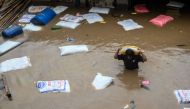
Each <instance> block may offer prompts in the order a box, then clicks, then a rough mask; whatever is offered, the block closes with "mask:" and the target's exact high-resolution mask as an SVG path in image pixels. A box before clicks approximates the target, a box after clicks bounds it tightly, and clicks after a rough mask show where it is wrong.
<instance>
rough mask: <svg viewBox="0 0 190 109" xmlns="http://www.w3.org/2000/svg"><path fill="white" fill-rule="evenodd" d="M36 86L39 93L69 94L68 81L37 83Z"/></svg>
mask: <svg viewBox="0 0 190 109" xmlns="http://www.w3.org/2000/svg"><path fill="white" fill-rule="evenodd" d="M36 86H37V88H38V90H39V91H40V92H41V93H48V92H70V85H69V81H68V80H54V81H38V82H37V84H36Z"/></svg>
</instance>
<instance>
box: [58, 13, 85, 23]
mask: <svg viewBox="0 0 190 109" xmlns="http://www.w3.org/2000/svg"><path fill="white" fill-rule="evenodd" d="M60 19H61V20H64V21H68V22H76V23H78V22H80V21H82V20H84V18H83V17H82V16H73V15H70V14H66V15H64V16H63V17H61V18H60Z"/></svg>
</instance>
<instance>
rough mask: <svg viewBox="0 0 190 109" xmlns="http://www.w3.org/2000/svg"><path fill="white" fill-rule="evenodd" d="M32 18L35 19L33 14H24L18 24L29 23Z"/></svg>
mask: <svg viewBox="0 0 190 109" xmlns="http://www.w3.org/2000/svg"><path fill="white" fill-rule="evenodd" d="M34 17H35V15H34V14H25V15H23V16H22V17H21V18H20V19H19V22H20V23H29V22H30V20H31V19H32V18H34Z"/></svg>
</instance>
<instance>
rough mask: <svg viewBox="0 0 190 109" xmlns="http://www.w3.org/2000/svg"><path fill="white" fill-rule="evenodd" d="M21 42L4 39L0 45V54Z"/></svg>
mask: <svg viewBox="0 0 190 109" xmlns="http://www.w3.org/2000/svg"><path fill="white" fill-rule="evenodd" d="M20 44H21V42H16V41H10V40H8V41H6V42H4V43H3V44H1V45H0V54H2V53H5V52H7V51H8V50H10V49H12V48H14V47H16V46H18V45H20Z"/></svg>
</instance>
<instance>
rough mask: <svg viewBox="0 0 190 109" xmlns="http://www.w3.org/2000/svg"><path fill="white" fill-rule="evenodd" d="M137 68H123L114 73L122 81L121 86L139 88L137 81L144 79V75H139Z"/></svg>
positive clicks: (132, 88) (130, 88)
mask: <svg viewBox="0 0 190 109" xmlns="http://www.w3.org/2000/svg"><path fill="white" fill-rule="evenodd" d="M138 72H139V70H127V69H124V70H123V71H122V72H121V73H119V74H118V75H116V76H117V77H118V79H119V80H120V81H121V82H122V83H123V86H124V87H125V88H126V89H128V90H134V89H140V85H139V81H140V80H144V77H142V76H139V74H138Z"/></svg>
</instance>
